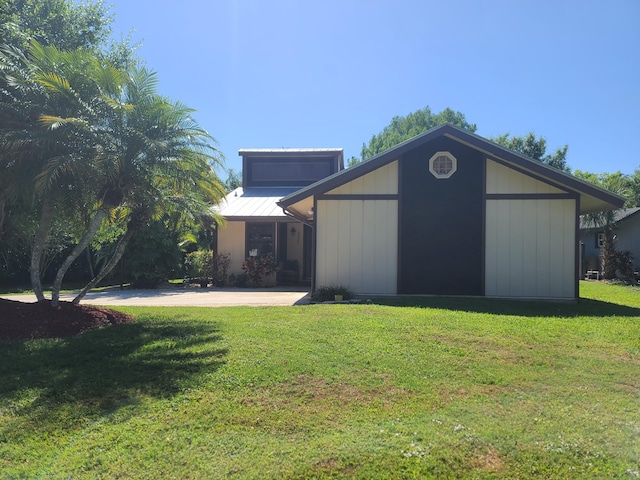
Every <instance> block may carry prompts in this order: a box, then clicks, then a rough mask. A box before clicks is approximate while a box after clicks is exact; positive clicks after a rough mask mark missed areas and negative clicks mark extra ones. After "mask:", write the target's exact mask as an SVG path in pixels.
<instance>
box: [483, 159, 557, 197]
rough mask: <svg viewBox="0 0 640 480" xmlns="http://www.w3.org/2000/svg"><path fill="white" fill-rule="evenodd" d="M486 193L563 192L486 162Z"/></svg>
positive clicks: (501, 166) (493, 163)
mask: <svg viewBox="0 0 640 480" xmlns="http://www.w3.org/2000/svg"><path fill="white" fill-rule="evenodd" d="M487 193H563V191H562V190H560V189H558V188H555V187H552V186H551V185H549V184H547V183H544V182H541V181H539V180H536V179H535V178H532V177H530V176H528V175H525V174H524V173H520V172H518V171H516V170H513V169H511V168H509V167H505V166H504V165H501V164H499V163H497V162H494V161H493V160H487Z"/></svg>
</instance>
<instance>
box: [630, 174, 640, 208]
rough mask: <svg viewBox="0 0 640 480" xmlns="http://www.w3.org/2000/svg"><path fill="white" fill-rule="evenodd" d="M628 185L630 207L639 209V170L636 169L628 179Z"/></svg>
mask: <svg viewBox="0 0 640 480" xmlns="http://www.w3.org/2000/svg"><path fill="white" fill-rule="evenodd" d="M629 183H630V202H629V203H630V205H629V206H631V207H640V168H636V171H635V172H633V175H631V177H630V179H629Z"/></svg>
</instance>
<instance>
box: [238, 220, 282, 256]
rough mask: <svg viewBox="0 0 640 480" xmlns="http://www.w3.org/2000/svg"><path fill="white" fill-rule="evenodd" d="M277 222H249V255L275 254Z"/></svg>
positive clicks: (247, 254) (247, 249) (247, 250)
mask: <svg viewBox="0 0 640 480" xmlns="http://www.w3.org/2000/svg"><path fill="white" fill-rule="evenodd" d="M274 233H275V224H274V223H272V222H268V223H247V244H246V245H247V247H246V252H245V255H246V256H247V257H265V256H267V255H271V256H275V242H274V237H275V234H274Z"/></svg>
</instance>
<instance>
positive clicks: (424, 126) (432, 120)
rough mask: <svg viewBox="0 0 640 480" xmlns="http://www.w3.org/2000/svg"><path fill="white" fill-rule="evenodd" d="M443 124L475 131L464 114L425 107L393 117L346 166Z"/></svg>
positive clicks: (473, 125)
mask: <svg viewBox="0 0 640 480" xmlns="http://www.w3.org/2000/svg"><path fill="white" fill-rule="evenodd" d="M445 123H452V124H454V125H457V126H459V127H462V128H465V129H467V130H469V131H471V132H475V131H476V125H475V124H472V123H469V122H467V120H466V118H465V116H464V114H462V113H460V112H454V111H453V110H451V109H450V108H445V109H444V110H443V111H441V112H439V113H435V114H434V113H433V112H432V111H431V109H430V108H429V107H425V108H423V109H421V110H417V111H415V112H413V113H410V114H409V115H407V116H406V117H402V116H396V117H393V118H392V119H391V123H390V124H389V125H387V126H386V127H385V128H384V129H383V130H382V132H380V133H379V134H377V135H373V136H372V137H371V140H369V144H368V145H365V144H364V143H363V144H362V150H361V152H360V159H357V158H355V157H352V158H351V160H349V162H348V164H349V166H352V165H354V164H356V163H359V162H362V161H364V160H367V159H369V158H371V157H373V156H374V155H377V154H378V153H380V152H384V151H385V150H388V149H390V148H392V147H394V146H396V145H398V144H399V143H402V142H404V141H405V140H408V139H410V138H412V137H415V136H416V135H419V134H421V133H423V132H426V131H427V130H430V129H431V128H433V127H437V126H438V125H442V124H445Z"/></svg>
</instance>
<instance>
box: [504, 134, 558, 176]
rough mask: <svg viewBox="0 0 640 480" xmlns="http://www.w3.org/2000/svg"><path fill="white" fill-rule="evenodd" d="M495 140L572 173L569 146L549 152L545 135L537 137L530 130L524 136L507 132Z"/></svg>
mask: <svg viewBox="0 0 640 480" xmlns="http://www.w3.org/2000/svg"><path fill="white" fill-rule="evenodd" d="M492 140H493V141H494V142H496V143H499V144H500V145H502V146H504V147H507V148H509V149H511V150H514V151H516V152H518V153H521V154H523V155H526V156H527V157H530V158H533V159H534V160H538V161H540V162H542V163H546V164H547V165H549V166H550V167H554V168H557V169H558V170H562V171H563V172H567V173H570V172H571V169H570V168H569V166H568V165H567V151H568V150H569V146H568V145H565V146H564V147H561V148H558V149H557V150H556V151H555V152H554V153H552V154H547V140H546V139H545V138H544V137H538V138H536V136H535V134H534V133H532V132H529V133H528V134H526V135H525V136H524V137H513V136H511V135H510V134H508V133H506V134H504V135H501V136H499V137H496V138H493V139H492Z"/></svg>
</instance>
